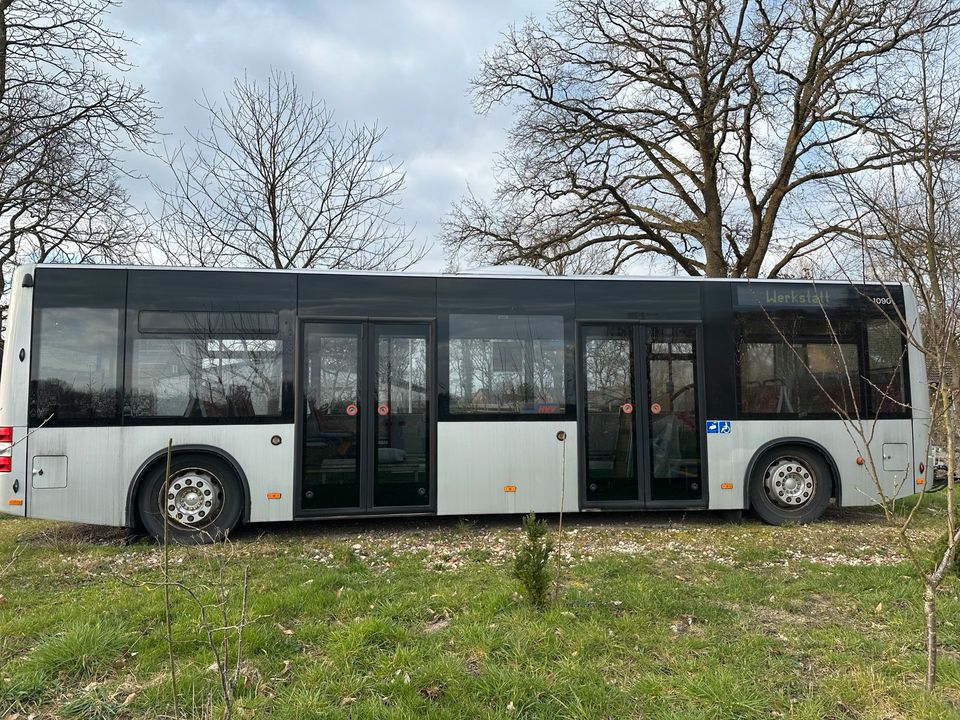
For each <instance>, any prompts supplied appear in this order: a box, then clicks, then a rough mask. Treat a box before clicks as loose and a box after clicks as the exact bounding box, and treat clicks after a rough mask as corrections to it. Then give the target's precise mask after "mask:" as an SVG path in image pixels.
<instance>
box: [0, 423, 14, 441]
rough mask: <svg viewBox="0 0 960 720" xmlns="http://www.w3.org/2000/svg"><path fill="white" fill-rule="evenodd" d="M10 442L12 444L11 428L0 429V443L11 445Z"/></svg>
mask: <svg viewBox="0 0 960 720" xmlns="http://www.w3.org/2000/svg"><path fill="white" fill-rule="evenodd" d="M12 442H13V428H12V427H0V443H12Z"/></svg>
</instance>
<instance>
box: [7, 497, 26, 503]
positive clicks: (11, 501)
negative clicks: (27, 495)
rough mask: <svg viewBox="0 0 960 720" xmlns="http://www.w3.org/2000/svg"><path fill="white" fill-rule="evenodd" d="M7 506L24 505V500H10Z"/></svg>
mask: <svg viewBox="0 0 960 720" xmlns="http://www.w3.org/2000/svg"><path fill="white" fill-rule="evenodd" d="M7 505H23V500H21V499H20V498H10V499H9V500H7Z"/></svg>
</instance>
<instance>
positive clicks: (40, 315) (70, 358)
mask: <svg viewBox="0 0 960 720" xmlns="http://www.w3.org/2000/svg"><path fill="white" fill-rule="evenodd" d="M119 348H120V310H119V309H115V308H85V307H75V308H58V307H48V308H40V309H38V310H37V313H36V322H35V329H34V369H33V383H32V385H33V393H32V407H31V410H32V412H31V415H32V416H33V420H34V422H36V423H42V422H44V421H46V420H47V419H50V418H52V419H53V420H55V421H59V420H104V419H111V418H114V417H116V415H117V409H118V407H117V400H118V397H119V391H118V387H119V383H118V375H119V373H118V371H117V368H118V357H119Z"/></svg>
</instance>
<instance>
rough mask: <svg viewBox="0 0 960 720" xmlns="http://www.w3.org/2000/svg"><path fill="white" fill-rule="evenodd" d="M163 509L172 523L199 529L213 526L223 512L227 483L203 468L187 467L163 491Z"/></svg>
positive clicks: (161, 494) (161, 489) (178, 472)
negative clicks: (224, 491)
mask: <svg viewBox="0 0 960 720" xmlns="http://www.w3.org/2000/svg"><path fill="white" fill-rule="evenodd" d="M159 502H160V506H161V508H162V510H163V512H165V513H166V516H167V518H168V519H169V520H170V522H171V523H175V524H176V525H179V526H181V527H185V528H190V529H194V530H195V529H198V528H203V527H206V526H207V525H209V524H210V523H212V522H213V521H214V520H216V519H217V518H218V517H219V516H220V512H221V511H222V510H223V484H222V483H221V482H220V480H219V478H217V476H216V475H214V474H213V473H211V472H210V471H209V470H205V469H203V468H186V469H183V470H178V471H177V472H175V473H174V474H173V475H171V476H170V482H169V485H168V484H167V483H164V484H163V486H162V487H161V488H160V497H159Z"/></svg>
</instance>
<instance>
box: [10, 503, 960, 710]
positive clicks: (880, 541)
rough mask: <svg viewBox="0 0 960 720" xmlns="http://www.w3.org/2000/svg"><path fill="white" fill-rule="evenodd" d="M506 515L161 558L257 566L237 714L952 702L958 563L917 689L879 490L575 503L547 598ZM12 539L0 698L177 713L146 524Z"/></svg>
mask: <svg viewBox="0 0 960 720" xmlns="http://www.w3.org/2000/svg"><path fill="white" fill-rule="evenodd" d="M943 515H944V512H943V503H942V499H939V498H930V500H929V501H928V507H926V508H925V509H924V510H923V511H922V512H921V513H920V515H919V517H920V521H919V529H918V538H919V539H920V540H921V542H923V543H929V544H931V545H932V544H935V543H936V540H937V538H938V537H939V535H940V531H939V526H938V523H939V521H940V520H941V519H942V517H943ZM519 520H520V519H519V517H517V518H509V519H503V518H500V519H491V520H484V519H479V520H472V521H460V522H458V521H457V520H456V519H437V520H431V521H410V520H395V521H390V522H385V521H368V522H354V523H330V524H322V523H318V524H299V525H286V526H280V527H277V528H267V527H263V526H261V527H257V528H252V529H249V530H245V531H243V532H241V533H240V534H239V536H238V537H237V538H236V539H235V540H234V542H233V543H232V544H231V545H230V546H229V547H226V548H209V547H207V548H176V549H174V550H172V551H171V564H172V567H173V573H174V578H175V579H177V580H179V581H182V582H184V583H186V584H188V585H189V586H190V587H192V588H195V589H196V590H197V592H198V594H199V596H200V597H201V599H202V600H203V601H204V602H208V603H212V602H214V601H215V600H216V595H217V578H218V573H219V567H220V565H219V564H218V559H219V558H220V557H226V558H227V560H226V565H225V567H226V570H225V578H226V585H227V587H228V588H229V590H230V596H229V599H228V606H229V607H228V612H229V615H230V618H231V621H232V619H235V618H236V617H237V614H238V611H239V588H240V585H241V578H242V571H243V570H242V568H243V566H244V565H248V566H249V568H250V587H249V597H250V601H249V613H250V617H251V619H252V623H251V624H250V625H249V626H248V627H247V629H246V633H245V637H244V643H245V653H244V655H245V660H244V663H243V665H242V667H241V673H240V677H241V683H240V686H241V687H240V689H239V691H238V695H237V699H236V716H237V717H250V718H252V717H258V718H261V717H271V718H278V719H280V720H284V719H290V720H293V719H294V718H297V719H300V718H415V719H416V720H424V719H431V718H545V719H546V718H551V719H552V718H558V719H562V718H664V719H666V718H674V719H677V720H680V719H683V720H697V719H703V720H726V719H730V720H734V719H745V720H751V719H753V718H756V719H760V718H793V719H796V720H807V719H809V720H815V719H816V720H820V719H822V718H832V719H835V720H850V719H851V718H857V719H860V718H864V719H866V718H877V719H879V718H910V719H911V720H914V719H922V718H931V719H933V718H938V719H939V718H948V717H960V711H958V707H960V614H958V611H960V599H958V596H957V586H956V584H955V583H954V581H951V583H950V584H949V585H948V586H947V587H946V588H945V590H944V592H943V593H942V594H941V597H940V599H939V600H940V608H941V618H942V627H941V639H942V642H943V649H942V653H943V655H942V659H941V665H940V685H939V689H938V690H937V692H935V693H933V694H929V693H926V692H925V691H924V690H923V689H922V677H923V671H924V667H925V656H924V645H923V617H922V608H921V605H920V602H919V597H920V592H919V583H918V582H917V581H916V580H914V579H911V577H910V575H911V573H910V571H909V568H908V566H907V565H906V564H904V563H903V562H902V560H899V559H898V558H897V557H896V555H897V552H896V546H895V544H894V543H893V539H892V534H891V533H890V531H889V530H888V529H886V528H885V527H884V525H883V523H882V521H881V519H880V517H879V515H878V514H877V513H876V512H875V511H858V512H855V513H850V512H848V513H832V515H831V516H830V517H829V518H828V519H827V520H826V521H825V522H822V523H819V524H817V525H814V526H806V527H801V526H797V527H788V528H770V527H766V526H763V525H760V524H757V523H755V522H752V521H747V522H744V523H741V524H734V525H725V524H722V523H720V522H719V521H718V520H717V519H716V518H714V517H713V516H711V515H709V514H703V515H697V514H689V515H686V516H680V515H674V516H659V515H653V514H644V515H625V516H624V515H604V516H594V515H591V516H585V517H575V518H569V517H568V518H565V522H564V527H565V533H564V538H563V550H564V552H565V553H569V558H568V559H567V561H566V566H565V568H564V571H563V592H562V594H561V596H560V598H559V600H557V601H556V602H553V603H551V604H550V605H549V607H548V608H547V609H546V610H545V611H544V612H539V611H537V610H535V609H533V608H532V607H530V605H529V604H528V603H527V602H525V601H524V599H523V598H521V597H520V596H519V594H518V593H519V592H520V588H519V587H518V585H517V583H516V582H515V581H514V580H513V579H512V578H511V575H510V559H511V552H512V547H514V546H515V545H516V544H517V543H518V542H519V541H520V538H521V533H520V529H519ZM567 529H569V530H567ZM357 546H359V547H357ZM17 548H19V551H18V556H17V558H16V560H15V562H14V564H13V566H12V567H11V568H10V570H9V571H8V572H7V574H6V575H5V576H3V577H2V578H0V666H2V669H0V717H5V716H7V715H8V714H13V713H20V715H21V717H27V716H29V715H30V714H31V713H33V714H35V716H36V717H38V718H41V717H67V718H93V719H94V720H99V719H106V718H156V717H158V716H159V715H163V714H169V713H170V712H171V707H172V706H171V701H170V697H171V686H170V679H169V673H168V668H167V646H166V640H165V629H164V624H163V615H164V606H163V593H162V590H161V589H159V588H158V587H156V585H155V584H151V583H156V581H157V580H158V579H159V578H160V574H159V560H160V554H159V551H158V550H157V548H155V547H154V546H153V545H151V544H150V543H148V542H146V541H140V542H137V543H134V544H133V545H126V544H125V543H124V542H123V541H122V538H121V536H120V535H119V534H118V533H117V532H116V531H112V530H101V529H96V528H89V527H81V528H76V527H71V526H67V525H61V524H57V523H44V522H39V521H29V520H26V521H25V520H14V519H9V518H8V519H4V520H3V521H0V567H3V566H4V565H5V564H6V562H7V561H8V560H9V559H10V558H11V557H12V556H13V554H14V552H15V550H16V549H17ZM891 558H892V559H891ZM174 618H175V620H174V627H173V634H174V644H175V652H176V658H177V664H178V684H179V687H178V689H179V696H180V710H181V714H182V715H183V716H184V717H208V716H211V715H212V716H217V715H218V714H219V713H221V700H220V699H219V695H218V681H217V676H216V673H215V672H214V671H213V670H211V669H210V665H211V663H212V662H213V657H212V656H211V653H210V650H209V648H208V647H207V645H206V643H205V640H204V636H203V634H202V632H201V627H200V622H199V614H198V611H197V608H196V606H195V605H194V604H193V603H191V602H190V600H189V598H187V596H186V595H185V594H184V593H183V592H174ZM218 622H219V620H218Z"/></svg>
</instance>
